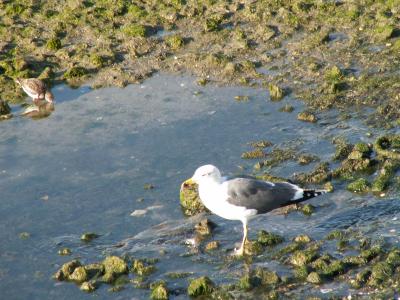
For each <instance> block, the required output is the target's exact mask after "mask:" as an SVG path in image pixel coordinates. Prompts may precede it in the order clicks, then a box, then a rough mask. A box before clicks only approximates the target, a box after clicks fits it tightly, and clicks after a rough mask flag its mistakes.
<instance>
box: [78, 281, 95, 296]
mask: <svg viewBox="0 0 400 300" xmlns="http://www.w3.org/2000/svg"><path fill="white" fill-rule="evenodd" d="M95 289H96V285H95V284H93V282H91V281H85V282H82V284H81V286H80V290H81V291H84V292H87V293H91V292H93V291H94V290H95Z"/></svg>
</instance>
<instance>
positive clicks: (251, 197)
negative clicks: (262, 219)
mask: <svg viewBox="0 0 400 300" xmlns="http://www.w3.org/2000/svg"><path fill="white" fill-rule="evenodd" d="M226 183H227V189H228V199H227V201H228V202H229V203H231V204H233V205H236V206H244V207H246V208H248V209H255V210H257V213H258V214H263V213H266V212H268V211H271V210H273V209H275V208H278V207H282V206H285V205H289V204H291V201H292V200H294V198H295V196H297V195H296V192H299V191H302V189H300V188H298V187H297V186H295V185H293V184H291V183H286V182H278V183H270V182H267V181H262V180H254V179H248V178H235V179H232V180H228V181H227V182H226Z"/></svg>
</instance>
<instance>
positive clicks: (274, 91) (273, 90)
mask: <svg viewBox="0 0 400 300" xmlns="http://www.w3.org/2000/svg"><path fill="white" fill-rule="evenodd" d="M268 90H269V97H270V98H271V100H272V101H279V100H281V99H282V98H283V96H284V92H283V90H282V89H281V88H280V87H279V86H277V85H275V84H269V85H268Z"/></svg>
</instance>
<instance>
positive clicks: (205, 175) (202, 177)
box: [191, 165, 221, 184]
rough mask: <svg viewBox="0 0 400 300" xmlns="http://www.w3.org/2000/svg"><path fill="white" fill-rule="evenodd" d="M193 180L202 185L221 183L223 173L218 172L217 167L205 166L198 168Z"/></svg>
mask: <svg viewBox="0 0 400 300" xmlns="http://www.w3.org/2000/svg"><path fill="white" fill-rule="evenodd" d="M191 180H193V181H194V182H195V183H197V184H201V183H202V182H206V181H210V180H211V181H214V182H220V181H221V172H220V171H219V170H218V168H217V167H216V166H213V165H204V166H201V167H199V168H197V170H196V172H194V175H193V176H192V178H191Z"/></svg>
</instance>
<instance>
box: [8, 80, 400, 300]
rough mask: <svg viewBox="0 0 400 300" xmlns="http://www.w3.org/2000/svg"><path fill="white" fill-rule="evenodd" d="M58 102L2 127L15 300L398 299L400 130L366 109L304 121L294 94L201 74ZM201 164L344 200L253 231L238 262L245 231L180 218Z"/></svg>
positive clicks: (325, 201)
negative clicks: (372, 124) (370, 120)
mask: <svg viewBox="0 0 400 300" xmlns="http://www.w3.org/2000/svg"><path fill="white" fill-rule="evenodd" d="M53 92H54V94H55V98H56V99H57V109H56V110H55V111H54V112H53V113H52V114H51V116H49V117H48V118H44V119H40V120H31V119H26V118H21V117H14V118H12V119H11V120H8V121H6V122H2V126H3V128H2V129H3V130H2V131H1V133H0V135H1V140H2V143H1V144H0V152H1V156H0V164H1V170H0V171H1V172H0V185H1V187H2V197H1V198H2V201H1V203H0V207H1V210H0V218H1V220H2V221H1V222H0V229H1V230H0V237H1V240H2V243H0V250H1V251H0V278H1V280H0V290H1V292H2V297H4V298H5V299H21V298H23V299H24V298H31V299H54V298H59V299H71V298H76V299H86V298H88V297H92V296H95V297H96V298H99V299H110V298H124V299H125V298H136V299H145V298H152V299H166V298H170V299H187V298H188V297H189V296H192V297H196V296H199V295H205V297H214V298H220V299H221V298H222V299H232V298H246V297H247V298H248V297H250V298H252V297H254V295H260V296H263V297H266V298H272V299H273V298H279V297H280V298H293V297H297V296H298V295H300V294H299V293H301V295H302V298H303V295H304V297H320V298H322V299H325V298H328V297H342V296H348V295H358V296H359V297H361V298H363V297H364V298H368V297H370V296H371V295H373V296H381V297H384V298H385V297H386V298H387V297H393V296H394V289H393V287H394V286H396V284H397V282H398V279H397V278H398V274H399V272H398V269H397V268H398V266H399V259H398V257H399V250H398V248H397V247H398V245H397V244H398V237H397V233H398V231H399V230H400V224H399V222H398V217H399V212H400V204H399V202H398V200H397V198H398V191H397V184H398V179H397V177H396V176H397V168H398V165H397V163H396V161H397V156H396V153H397V151H398V148H399V146H398V140H399V138H398V137H397V136H396V135H395V134H396V132H395V130H391V131H387V132H383V131H382V130H377V129H371V128H369V127H365V125H363V122H362V121H360V120H362V119H363V118H364V117H365V115H364V114H363V113H360V112H359V113H353V114H349V115H347V117H346V118H344V117H342V115H341V113H340V112H338V111H336V110H332V111H330V112H326V113H323V114H321V115H320V118H321V119H320V120H319V121H318V122H316V123H313V122H302V121H300V120H298V119H297V114H298V113H300V112H303V111H306V109H305V107H303V105H302V104H301V102H298V101H294V99H293V98H292V97H291V96H290V95H286V96H285V97H284V98H283V99H282V100H280V101H270V100H269V94H268V92H266V90H265V89H255V88H243V87H216V86H214V85H212V84H209V85H206V86H199V85H198V83H197V79H196V78H195V77H176V76H169V75H165V74H160V75H155V76H153V77H152V78H151V79H148V80H146V81H144V82H143V83H142V84H139V85H130V86H128V87H126V88H124V89H120V88H105V89H99V90H92V89H90V88H89V87H88V86H83V87H81V88H78V89H70V88H68V87H66V86H65V85H58V86H55V87H54V88H53ZM237 96H241V99H245V98H246V99H247V100H246V101H238V100H237V98H238V97H237ZM285 106H291V107H292V111H293V112H292V113H287V112H285V111H282V107H285ZM11 108H12V109H13V110H16V109H17V107H16V106H15V105H12V106H11ZM245 153H247V154H246V155H244V154H245ZM204 163H213V164H215V165H217V166H218V167H219V168H221V169H222V170H224V171H225V172H226V173H225V174H224V175H228V176H229V175H236V174H241V175H252V176H257V177H259V178H264V179H267V180H292V181H295V182H297V183H299V184H301V185H302V186H305V187H317V188H323V187H324V188H329V189H330V190H334V193H330V194H327V195H325V196H323V197H320V198H316V199H314V200H312V201H309V203H307V205H306V206H304V207H299V208H296V207H292V208H288V209H287V210H284V211H276V212H273V213H270V214H268V215H266V216H261V217H259V218H257V219H255V220H253V221H252V222H251V224H250V227H251V228H250V237H249V238H250V243H249V244H248V245H247V247H246V248H247V250H246V252H247V253H248V255H247V256H246V257H245V258H244V259H238V258H235V257H233V256H231V253H232V250H233V246H234V245H235V243H239V242H240V238H241V234H242V225H241V224H240V222H234V221H228V220H224V219H221V218H218V217H216V216H213V215H206V216H205V215H204V213H201V214H197V213H196V212H194V211H191V214H194V216H192V217H185V215H184V213H183V212H185V210H183V211H182V209H181V207H180V196H181V197H182V194H181V195H180V193H179V192H180V187H181V184H182V182H183V181H184V180H185V179H186V178H188V177H190V176H191V175H192V174H193V171H194V170H195V168H196V167H197V166H199V165H201V164H204ZM357 182H358V183H362V182H363V183H364V185H365V186H366V187H367V188H366V189H362V190H361V188H360V190H359V187H362V186H364V185H363V184H356V183H357ZM375 182H377V183H375ZM351 184H353V188H351V187H350V188H349V187H348V186H349V185H351ZM355 187H356V188H355ZM347 189H349V190H347ZM188 195H189V197H192V198H193V199H195V197H194V196H193V194H190V193H189V194H188ZM205 218H207V219H208V220H204V219H205Z"/></svg>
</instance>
